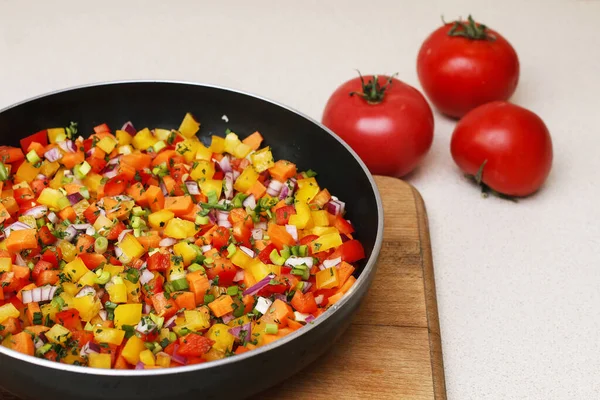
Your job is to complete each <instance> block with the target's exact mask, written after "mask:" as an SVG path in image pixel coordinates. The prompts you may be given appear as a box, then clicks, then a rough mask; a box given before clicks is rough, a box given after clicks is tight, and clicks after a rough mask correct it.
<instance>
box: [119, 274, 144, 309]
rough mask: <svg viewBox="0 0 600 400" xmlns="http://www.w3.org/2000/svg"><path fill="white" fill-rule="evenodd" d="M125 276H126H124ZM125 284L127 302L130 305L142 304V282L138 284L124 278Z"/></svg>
mask: <svg viewBox="0 0 600 400" xmlns="http://www.w3.org/2000/svg"><path fill="white" fill-rule="evenodd" d="M123 275H125V274H123ZM121 277H122V278H123V282H124V283H125V287H126V288H127V302H128V303H139V302H141V285H140V282H139V281H137V282H136V283H133V282H131V281H130V280H129V279H125V278H124V276H121Z"/></svg>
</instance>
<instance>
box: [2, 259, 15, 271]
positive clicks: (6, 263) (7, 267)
mask: <svg viewBox="0 0 600 400" xmlns="http://www.w3.org/2000/svg"><path fill="white" fill-rule="evenodd" d="M10 271H12V259H11V258H10V257H2V258H0V272H10Z"/></svg>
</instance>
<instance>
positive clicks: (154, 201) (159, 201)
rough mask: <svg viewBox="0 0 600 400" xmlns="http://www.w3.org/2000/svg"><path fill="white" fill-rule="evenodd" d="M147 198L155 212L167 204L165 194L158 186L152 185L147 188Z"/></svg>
mask: <svg viewBox="0 0 600 400" xmlns="http://www.w3.org/2000/svg"><path fill="white" fill-rule="evenodd" d="M146 199H147V200H148V204H149V205H150V209H151V210H152V211H154V212H156V211H160V210H162V209H163V207H164V205H165V196H164V195H163V193H162V190H160V188H159V187H158V186H154V185H152V186H149V187H148V189H146Z"/></svg>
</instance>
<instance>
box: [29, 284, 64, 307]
mask: <svg viewBox="0 0 600 400" xmlns="http://www.w3.org/2000/svg"><path fill="white" fill-rule="evenodd" d="M57 289H58V287H56V286H50V285H45V286H42V287H37V288H33V289H31V290H23V291H21V296H22V299H23V300H22V302H23V304H28V303H33V302H35V303H39V302H42V301H50V300H52V297H54V293H55V292H56V290H57Z"/></svg>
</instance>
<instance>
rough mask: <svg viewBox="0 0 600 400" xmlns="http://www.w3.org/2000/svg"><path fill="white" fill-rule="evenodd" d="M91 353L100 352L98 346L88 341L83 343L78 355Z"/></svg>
mask: <svg viewBox="0 0 600 400" xmlns="http://www.w3.org/2000/svg"><path fill="white" fill-rule="evenodd" d="M91 353H100V346H98V345H97V344H96V343H94V342H92V341H90V342H87V343H86V344H84V345H83V347H82V348H81V351H80V352H79V355H80V356H81V357H85V356H89V355H90V354H91Z"/></svg>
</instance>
